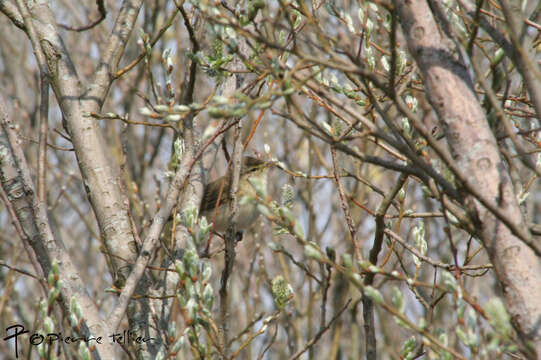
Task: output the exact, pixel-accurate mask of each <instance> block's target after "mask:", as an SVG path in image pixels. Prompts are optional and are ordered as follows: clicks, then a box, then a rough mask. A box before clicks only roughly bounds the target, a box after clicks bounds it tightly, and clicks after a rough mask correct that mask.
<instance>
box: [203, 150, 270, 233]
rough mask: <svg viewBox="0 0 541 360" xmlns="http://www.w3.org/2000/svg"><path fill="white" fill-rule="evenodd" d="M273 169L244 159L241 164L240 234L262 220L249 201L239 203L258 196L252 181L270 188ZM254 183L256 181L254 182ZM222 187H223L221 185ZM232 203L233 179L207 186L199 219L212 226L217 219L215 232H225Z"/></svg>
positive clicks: (256, 160)
mask: <svg viewBox="0 0 541 360" xmlns="http://www.w3.org/2000/svg"><path fill="white" fill-rule="evenodd" d="M272 165H273V163H271V162H265V161H263V160H260V159H257V158H254V157H251V156H245V157H244V158H243V160H242V169H241V173H240V180H239V190H238V193H237V199H238V200H239V205H238V206H239V208H238V217H237V230H238V231H242V230H245V229H247V228H249V227H250V225H252V224H253V223H254V222H255V221H256V220H257V218H258V217H259V211H258V210H257V203H256V202H255V201H249V202H246V203H242V204H241V203H240V200H241V199H242V198H243V197H244V196H255V195H256V191H255V189H254V186H253V185H252V184H251V183H250V179H254V180H256V179H257V180H259V181H260V182H261V183H263V186H264V187H265V188H266V187H267V174H268V170H269V168H270V167H271V166H272ZM252 181H253V180H252ZM222 184H223V185H222ZM222 186H223V189H222V194H221V197H220V202H219V206H218V209H217V211H216V219H214V210H215V208H216V203H217V201H218V196H219V194H220V188H221V187H222ZM230 203H231V177H230V176H228V175H225V176H222V177H220V178H218V179H217V180H214V181H213V182H210V183H208V184H207V185H206V186H205V189H204V192H203V198H202V200H201V206H200V207H199V214H200V216H205V217H206V218H207V220H208V221H209V223H210V222H212V221H213V219H214V231H216V232H225V231H226V230H227V226H228V225H229V219H230V218H231V214H230V213H229V204H230Z"/></svg>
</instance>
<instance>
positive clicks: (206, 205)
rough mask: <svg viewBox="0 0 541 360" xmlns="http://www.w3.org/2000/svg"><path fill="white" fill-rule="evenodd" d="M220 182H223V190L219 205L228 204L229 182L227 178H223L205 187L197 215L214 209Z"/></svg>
mask: <svg viewBox="0 0 541 360" xmlns="http://www.w3.org/2000/svg"><path fill="white" fill-rule="evenodd" d="M222 182H223V189H222V195H221V197H220V204H223V203H225V202H228V200H230V197H231V195H230V192H231V191H230V190H231V180H230V179H229V176H225V177H224V179H219V180H216V181H213V182H211V183H209V184H207V185H206V186H205V191H204V193H203V199H202V201H201V207H200V208H199V213H202V212H204V211H209V210H212V211H213V210H214V208H215V207H216V203H217V202H218V196H219V194H220V188H221V187H222Z"/></svg>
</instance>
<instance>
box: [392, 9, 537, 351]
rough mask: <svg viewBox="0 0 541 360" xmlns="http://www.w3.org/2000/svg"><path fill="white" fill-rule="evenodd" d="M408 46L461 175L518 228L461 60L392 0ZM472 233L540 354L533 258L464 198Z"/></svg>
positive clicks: (432, 28)
mask: <svg viewBox="0 0 541 360" xmlns="http://www.w3.org/2000/svg"><path fill="white" fill-rule="evenodd" d="M394 4H395V6H396V11H397V12H398V17H399V20H400V23H401V26H402V28H403V30H404V35H405V37H406V40H407V43H408V47H409V51H410V53H411V54H412V55H413V57H414V58H415V61H416V62H417V64H418V66H419V68H420V69H421V72H422V74H423V77H424V80H425V88H426V94H427V97H428V99H429V101H430V102H431V104H432V106H433V107H434V109H435V110H436V112H437V114H438V116H439V118H440V120H441V121H442V122H443V124H444V127H445V131H446V136H447V141H448V144H449V147H450V150H451V153H452V155H453V158H454V161H455V162H456V164H457V165H458V167H459V168H460V169H461V170H462V176H463V177H464V178H465V179H466V180H467V181H468V182H469V184H470V185H471V186H473V187H475V188H477V189H478V190H479V192H480V194H481V195H482V196H483V197H484V198H485V199H487V200H489V201H490V202H492V203H493V204H494V205H496V206H497V207H499V208H500V209H501V211H502V212H503V214H504V215H505V216H506V217H507V218H508V220H510V221H511V222H512V223H514V224H516V225H517V226H519V227H522V228H526V225H525V224H524V219H523V218H522V214H521V212H520V209H519V206H518V203H517V200H516V196H515V194H514V192H513V186H512V183H511V179H510V176H509V173H508V170H507V168H506V166H505V164H504V163H503V161H502V158H501V157H500V154H499V151H498V147H497V143H496V139H495V138H494V135H493V134H492V132H491V131H490V128H489V126H488V122H487V119H486V117H485V114H484V112H483V110H482V108H481V106H480V104H479V101H478V99H477V97H476V94H475V93H474V91H473V85H472V83H471V80H470V79H469V76H468V73H467V71H466V67H465V66H464V64H462V63H460V62H459V61H457V60H456V58H455V57H454V55H453V52H452V46H451V45H450V44H452V43H451V41H450V39H447V38H445V37H443V36H442V35H441V33H440V31H439V29H438V27H437V25H436V23H435V21H434V18H433V17H432V16H429V15H428V14H431V12H430V9H429V7H428V5H427V3H426V1H424V0H410V1H406V2H403V1H398V0H395V1H394ZM465 203H466V204H467V205H468V206H469V207H470V210H472V211H473V213H474V214H475V215H476V218H477V219H476V221H477V222H478V224H479V231H478V234H479V236H480V239H481V241H482V242H483V244H484V246H485V247H486V249H487V251H488V253H489V256H490V259H491V261H492V263H493V264H494V268H495V271H496V274H497V277H498V280H499V282H500V284H501V287H502V290H503V293H504V296H505V302H506V304H507V306H508V311H509V313H510V315H511V317H512V322H513V325H514V327H515V329H516V331H517V332H518V334H519V337H520V338H522V339H523V340H524V341H525V342H529V343H530V345H533V346H535V348H536V350H537V352H538V353H539V354H541V326H540V324H541V287H540V286H539V284H541V262H540V261H539V260H540V259H539V258H538V257H537V256H536V255H535V253H534V252H533V250H532V249H531V248H530V247H528V246H526V245H525V244H524V242H523V241H521V239H519V238H518V237H516V236H514V235H513V234H512V233H511V231H510V230H509V228H508V227H506V226H505V225H504V224H503V223H502V222H501V220H500V219H498V218H497V217H496V216H495V215H494V214H492V213H491V212H489V211H488V210H487V209H486V208H485V207H483V206H482V205H481V204H480V203H479V201H478V200H476V199H475V198H473V197H472V196H467V198H466V199H465Z"/></svg>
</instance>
